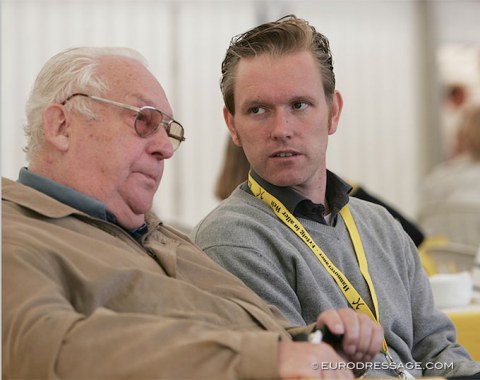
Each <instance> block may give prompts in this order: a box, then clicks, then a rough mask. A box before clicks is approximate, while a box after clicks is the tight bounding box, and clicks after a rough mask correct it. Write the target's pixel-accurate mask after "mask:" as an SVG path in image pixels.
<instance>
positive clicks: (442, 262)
mask: <svg viewBox="0 0 480 380" xmlns="http://www.w3.org/2000/svg"><path fill="white" fill-rule="evenodd" d="M419 252H420V257H421V259H422V263H423V266H424V268H425V271H426V272H427V274H428V275H430V276H431V275H433V274H437V273H458V272H464V271H471V270H472V269H473V267H474V263H475V256H476V254H477V247H475V246H471V245H466V244H461V243H455V242H450V241H448V240H446V239H441V238H438V239H427V240H426V241H425V243H424V244H423V245H422V246H421V247H420V249H419Z"/></svg>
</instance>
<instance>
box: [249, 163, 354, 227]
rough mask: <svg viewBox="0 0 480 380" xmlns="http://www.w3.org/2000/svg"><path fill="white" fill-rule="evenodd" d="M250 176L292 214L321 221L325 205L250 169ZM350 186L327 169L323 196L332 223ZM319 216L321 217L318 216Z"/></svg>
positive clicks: (347, 195)
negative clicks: (277, 184)
mask: <svg viewBox="0 0 480 380" xmlns="http://www.w3.org/2000/svg"><path fill="white" fill-rule="evenodd" d="M250 174H251V176H252V177H253V179H255V181H257V182H258V183H259V184H260V186H262V187H263V188H264V189H265V190H267V191H268V192H269V193H270V194H272V195H273V196H274V197H275V198H277V199H278V200H279V201H280V202H282V204H283V205H284V206H285V207H286V208H287V209H288V211H290V212H291V213H292V214H293V215H294V216H301V217H305V218H307V219H311V220H315V221H317V222H320V223H323V224H325V222H324V219H323V214H324V212H325V205H322V204H318V203H313V202H312V201H311V200H310V199H308V198H306V197H305V196H303V195H302V194H300V193H298V192H297V191H295V190H294V189H292V188H291V187H280V186H276V185H273V184H271V183H269V182H267V181H265V180H264V179H263V178H261V177H260V176H259V175H258V174H257V173H255V171H254V170H253V169H252V170H251V172H250ZM351 189H352V187H351V186H350V185H349V184H347V183H346V182H345V181H343V180H342V179H341V178H340V177H338V176H337V175H336V174H334V173H333V172H331V171H329V170H327V187H326V191H325V198H326V200H327V202H328V205H329V207H330V213H331V215H332V223H334V221H335V219H336V217H337V215H338V213H339V212H340V210H341V209H342V208H343V206H345V205H346V204H347V203H348V199H349V192H350V191H351ZM319 216H321V217H319Z"/></svg>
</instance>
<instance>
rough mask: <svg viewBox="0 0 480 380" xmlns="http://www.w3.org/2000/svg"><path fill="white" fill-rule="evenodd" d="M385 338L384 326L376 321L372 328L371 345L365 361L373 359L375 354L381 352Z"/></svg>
mask: <svg viewBox="0 0 480 380" xmlns="http://www.w3.org/2000/svg"><path fill="white" fill-rule="evenodd" d="M383 338H384V331H383V327H382V326H381V325H380V324H379V323H375V324H374V326H373V328H372V334H371V338H370V345H369V347H368V350H367V353H366V355H365V357H364V360H365V361H372V360H373V358H374V357H375V355H377V354H378V353H379V352H380V350H381V349H382V343H383Z"/></svg>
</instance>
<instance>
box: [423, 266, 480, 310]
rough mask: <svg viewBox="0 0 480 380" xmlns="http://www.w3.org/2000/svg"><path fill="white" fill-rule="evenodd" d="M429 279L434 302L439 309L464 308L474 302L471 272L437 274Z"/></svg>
mask: <svg viewBox="0 0 480 380" xmlns="http://www.w3.org/2000/svg"><path fill="white" fill-rule="evenodd" d="M429 279H430V285H431V287H432V292H433V300H434V302H435V306H436V307H438V308H439V309H447V308H452V307H463V306H466V305H468V304H469V303H470V301H471V300H472V292H473V284H472V276H471V274H470V272H460V273H448V274H447V273H442V274H436V275H433V276H431V277H429Z"/></svg>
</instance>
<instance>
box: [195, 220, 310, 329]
mask: <svg viewBox="0 0 480 380" xmlns="http://www.w3.org/2000/svg"><path fill="white" fill-rule="evenodd" d="M269 227H271V226H269ZM269 227H266V226H264V225H262V224H260V223H255V222H252V221H251V220H245V219H244V220H243V221H242V223H238V222H235V221H231V220H229V218H222V220H221V221H220V222H219V223H217V221H216V220H215V219H214V218H212V219H210V220H209V221H208V222H206V223H204V224H200V225H199V226H197V228H196V229H195V230H194V232H193V235H192V237H193V239H194V241H195V243H196V244H197V245H198V246H199V247H200V248H201V249H202V250H203V251H204V252H205V253H206V254H207V255H208V256H209V257H210V258H212V259H213V260H214V261H215V262H217V263H218V264H220V265H221V266H222V267H224V268H225V269H227V270H228V271H229V272H231V273H233V274H234V275H235V276H237V277H238V278H240V279H241V280H242V281H243V282H244V283H245V284H246V285H247V286H248V287H249V288H250V289H252V290H253V291H254V292H255V293H256V294H258V295H259V296H260V297H261V298H262V299H263V300H264V301H265V302H266V303H268V304H270V305H275V307H276V308H278V309H279V311H280V313H281V314H282V315H283V316H284V317H285V318H286V319H287V320H288V321H290V323H292V325H296V326H304V325H305V320H304V318H303V316H302V305H301V302H300V300H299V298H298V296H297V294H296V293H295V288H296V286H295V282H296V280H295V277H296V271H295V269H294V268H293V266H294V265H295V264H294V262H293V260H290V258H291V255H289V254H288V247H287V246H283V245H279V244H276V240H277V239H276V238H275V236H274V235H272V234H270V233H269V231H268V228H269ZM232 230H234V231H235V233H234V234H233V233H231V231H232ZM294 249H295V248H293V247H291V251H293V250H294Z"/></svg>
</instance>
